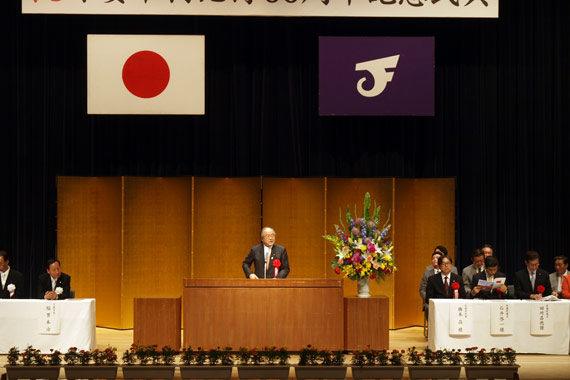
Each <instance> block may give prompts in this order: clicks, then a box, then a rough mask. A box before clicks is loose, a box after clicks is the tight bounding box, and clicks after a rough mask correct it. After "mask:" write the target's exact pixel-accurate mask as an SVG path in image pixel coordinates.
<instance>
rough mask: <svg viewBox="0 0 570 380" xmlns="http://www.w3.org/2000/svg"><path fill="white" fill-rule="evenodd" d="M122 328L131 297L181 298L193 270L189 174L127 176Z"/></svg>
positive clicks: (129, 323) (128, 321)
mask: <svg viewBox="0 0 570 380" xmlns="http://www.w3.org/2000/svg"><path fill="white" fill-rule="evenodd" d="M124 192H125V195H124V253H123V299H122V309H123V312H122V325H123V328H132V327H133V299H134V298H135V297H140V298H152V297H173V298H175V297H181V296H182V293H183V289H182V284H183V279H184V278H186V277H189V276H190V274H191V231H192V178H190V177H187V178H184V177H181V178H142V177H125V187H124Z"/></svg>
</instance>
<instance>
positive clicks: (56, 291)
mask: <svg viewBox="0 0 570 380" xmlns="http://www.w3.org/2000/svg"><path fill="white" fill-rule="evenodd" d="M55 294H57V295H58V296H59V295H61V294H63V288H62V287H61V286H58V287H57V288H55Z"/></svg>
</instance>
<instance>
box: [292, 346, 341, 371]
mask: <svg viewBox="0 0 570 380" xmlns="http://www.w3.org/2000/svg"><path fill="white" fill-rule="evenodd" d="M294 368H295V377H296V378H297V380H306V379H337V380H344V379H345V378H346V369H347V367H346V366H345V365H344V352H343V351H342V350H336V351H329V350H319V349H318V348H316V347H313V346H311V345H308V346H307V347H305V348H303V349H302V350H301V352H300V353H299V364H298V365H296V366H295V367H294Z"/></svg>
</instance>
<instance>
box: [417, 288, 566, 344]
mask: <svg viewBox="0 0 570 380" xmlns="http://www.w3.org/2000/svg"><path fill="white" fill-rule="evenodd" d="M500 304H502V305H508V307H509V313H511V318H513V319H512V333H506V334H502V333H500V332H497V331H494V332H493V333H492V331H491V327H492V322H491V310H492V308H497V306H498V305H500ZM492 305H495V306H492ZM545 307H547V308H545ZM537 308H540V309H541V310H543V312H544V313H547V314H548V315H546V314H544V315H542V316H537V310H538V309H537ZM463 309H465V310H467V312H468V314H469V318H470V319H471V320H470V322H469V323H466V325H467V324H469V325H470V327H469V328H466V329H465V330H466V332H464V333H460V332H458V329H457V323H458V321H457V320H458V319H461V318H463V317H462V316H458V313H459V312H461V310H463ZM458 310H459V312H458ZM544 310H546V311H544ZM540 318H549V319H550V320H549V321H548V325H547V327H550V331H547V330H549V329H548V328H546V329H545V332H544V333H542V332H540V331H537V328H536V326H537V325H536V323H537V321H539V323H540ZM497 323H498V319H497V320H495V321H494V322H493V324H495V326H493V328H495V329H496V328H497V326H496V324H497ZM454 326H455V327H454ZM533 329H534V330H533ZM428 336H429V339H428V341H429V347H430V348H431V349H432V350H439V349H444V348H447V349H460V350H461V351H462V352H465V349H466V348H468V347H479V348H486V349H487V350H489V349H491V348H493V347H496V348H505V347H510V348H513V349H515V350H516V351H517V352H519V353H541V354H560V355H567V354H568V352H569V345H570V301H554V302H545V301H531V300H502V301H497V300H493V301H489V300H486V301H485V300H452V299H432V300H430V303H429V334H428Z"/></svg>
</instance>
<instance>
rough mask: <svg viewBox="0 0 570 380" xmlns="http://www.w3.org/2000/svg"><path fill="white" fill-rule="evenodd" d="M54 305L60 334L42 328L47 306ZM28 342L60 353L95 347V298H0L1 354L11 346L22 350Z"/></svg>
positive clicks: (44, 350)
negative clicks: (75, 348) (50, 332)
mask: <svg viewBox="0 0 570 380" xmlns="http://www.w3.org/2000/svg"><path fill="white" fill-rule="evenodd" d="M53 305H55V307H56V310H57V313H58V319H59V333H58V334H45V328H44V331H42V327H43V326H45V323H46V321H47V320H48V318H47V313H46V311H49V310H48V309H47V307H52V306H53ZM55 330H57V329H55ZM42 332H44V333H42ZM29 345H32V346H33V347H34V348H36V349H39V350H41V351H42V353H49V350H50V348H53V349H54V350H59V351H61V352H65V351H67V349H68V348H69V347H77V348H78V349H79V350H93V349H95V348H96V346H97V344H96V341H95V300H94V299H81V300H80V299H71V300H62V301H44V300H4V299H3V300H0V353H2V354H5V353H7V352H8V351H9V350H10V348H11V347H17V348H18V349H20V351H23V350H24V349H25V348H26V347H27V346H29Z"/></svg>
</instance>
